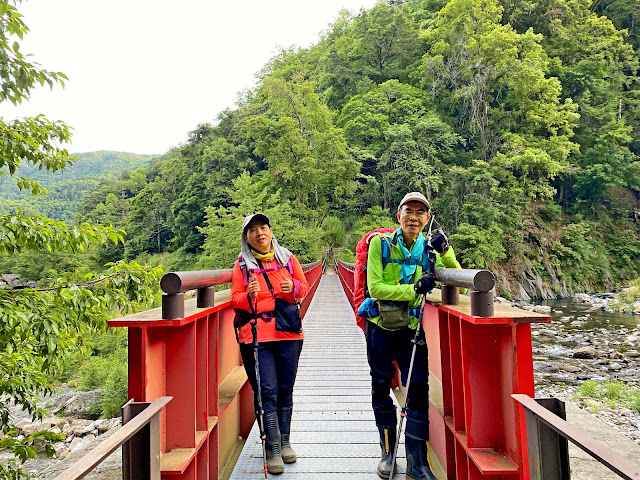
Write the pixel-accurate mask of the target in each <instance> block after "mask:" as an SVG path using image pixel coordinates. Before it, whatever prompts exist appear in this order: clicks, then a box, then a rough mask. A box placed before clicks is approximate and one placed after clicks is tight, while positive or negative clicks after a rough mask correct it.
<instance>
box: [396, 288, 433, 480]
mask: <svg viewBox="0 0 640 480" xmlns="http://www.w3.org/2000/svg"><path fill="white" fill-rule="evenodd" d="M424 303H425V295H423V296H422V302H421V303H420V314H419V315H418V326H417V327H416V334H415V335H414V336H413V340H411V343H413V348H412V349H411V361H410V362H409V373H408V374H407V387H406V389H405V393H404V402H403V405H402V410H400V425H399V426H398V431H397V433H396V444H395V445H394V447H393V455H392V456H391V470H390V471H389V478H390V479H391V478H393V476H394V471H393V469H394V468H395V466H396V456H397V454H398V445H399V444H400V434H401V433H402V424H403V423H404V419H405V417H406V416H407V405H408V402H409V386H410V385H411V374H412V373H413V362H414V360H415V358H416V347H417V346H418V338H419V336H420V327H421V326H422V312H423V311H424Z"/></svg>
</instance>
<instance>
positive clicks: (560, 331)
mask: <svg viewBox="0 0 640 480" xmlns="http://www.w3.org/2000/svg"><path fill="white" fill-rule="evenodd" d="M612 297H613V295H611V296H610V297H609V296H604V297H603V296H589V295H585V294H579V295H576V296H575V297H574V298H573V300H572V301H569V302H567V301H565V302H549V303H550V304H546V305H545V304H542V305H530V304H516V305H515V306H517V307H519V308H523V309H525V310H531V311H536V312H539V313H546V314H549V315H551V317H552V319H553V320H552V322H551V323H549V324H533V325H532V328H531V331H532V332H531V333H532V344H533V360H534V378H535V382H536V396H538V397H546V396H551V397H557V398H559V399H561V400H565V401H574V402H576V403H578V405H579V406H580V407H581V408H584V409H586V410H587V411H589V412H590V413H591V414H592V415H595V416H596V417H598V418H600V419H601V420H602V421H604V422H605V423H606V424H607V425H609V426H611V427H612V428H614V429H615V430H618V431H620V432H621V433H623V434H624V435H626V436H627V437H629V438H631V439H633V440H634V441H636V442H637V443H638V444H640V412H638V411H637V410H635V409H633V408H628V406H623V405H620V403H622V402H611V401H607V399H600V400H593V399H585V398H581V397H582V395H580V394H579V388H580V385H581V384H582V383H583V382H585V381H587V380H591V381H595V382H613V381H619V382H624V383H625V384H626V385H627V386H628V387H629V390H630V391H631V390H634V391H636V392H639V391H640V325H639V323H638V317H634V316H632V315H620V314H619V313H618V312H616V311H613V309H611V308H610V307H609V305H608V302H607V300H608V299H609V298H612ZM603 300H604V301H603Z"/></svg>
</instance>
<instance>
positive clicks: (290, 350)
mask: <svg viewBox="0 0 640 480" xmlns="http://www.w3.org/2000/svg"><path fill="white" fill-rule="evenodd" d="M302 342H303V340H279V341H275V342H263V343H261V344H259V346H258V363H260V388H261V393H262V409H263V410H264V413H271V412H275V411H277V410H278V409H282V408H285V407H291V406H292V405H293V385H294V384H295V382H296V374H297V373H298V359H299V358H300V352H301V351H302ZM240 354H241V355H242V363H244V369H245V371H246V372H247V377H248V379H249V383H250V384H251V388H252V389H253V400H254V406H255V411H256V412H257V411H258V400H257V397H256V392H257V391H258V390H257V386H258V385H257V383H256V366H255V363H254V360H253V346H252V345H251V344H247V343H241V344H240Z"/></svg>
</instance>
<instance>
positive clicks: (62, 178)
mask: <svg viewBox="0 0 640 480" xmlns="http://www.w3.org/2000/svg"><path fill="white" fill-rule="evenodd" d="M72 157H73V158H75V160H73V163H72V165H70V166H68V167H67V168H66V169H65V170H64V171H58V172H47V171H46V170H44V169H38V168H37V167H36V166H34V165H29V164H25V165H22V166H20V167H19V168H18V170H17V171H16V173H15V176H16V177H27V178H31V179H33V180H35V181H37V182H38V183H39V184H40V185H42V186H43V187H44V188H46V189H47V194H46V195H41V196H37V197H34V196H33V195H32V194H31V192H30V191H24V190H20V189H19V188H18V187H17V185H16V183H15V182H13V181H11V180H9V179H5V178H4V177H3V176H0V200H1V201H0V213H9V212H14V211H15V210H16V209H19V210H21V211H23V212H25V213H31V214H41V215H45V216H47V217H51V218H54V219H56V220H60V221H63V222H67V223H71V222H72V220H73V217H74V216H75V214H76V212H77V211H78V208H79V206H80V204H81V202H82V199H83V198H84V196H85V195H86V193H87V192H88V191H90V190H93V189H95V188H96V187H97V186H98V185H99V184H100V182H101V181H108V180H111V181H115V180H116V179H117V177H118V174H120V173H121V172H123V171H133V170H136V169H138V168H139V167H146V166H148V165H149V162H150V161H151V159H152V158H154V157H156V156H155V155H138V154H135V153H125V152H109V151H99V152H87V153H76V154H73V155H72Z"/></svg>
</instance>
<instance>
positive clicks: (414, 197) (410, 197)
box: [398, 192, 431, 212]
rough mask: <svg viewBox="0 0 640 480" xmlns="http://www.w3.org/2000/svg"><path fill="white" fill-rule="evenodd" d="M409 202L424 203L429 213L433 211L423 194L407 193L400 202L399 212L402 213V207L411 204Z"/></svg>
mask: <svg viewBox="0 0 640 480" xmlns="http://www.w3.org/2000/svg"><path fill="white" fill-rule="evenodd" d="M409 202H420V203H422V204H423V205H424V206H425V207H427V212H430V211H431V205H429V201H428V200H427V198H426V197H425V196H424V195H423V194H421V193H420V192H409V193H407V194H406V195H405V196H404V198H403V199H402V200H401V201H400V203H399V204H398V211H400V209H401V208H402V206H403V205H404V204H405V203H409Z"/></svg>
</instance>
